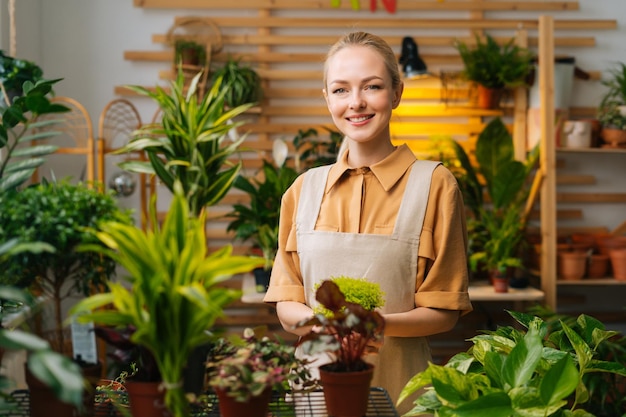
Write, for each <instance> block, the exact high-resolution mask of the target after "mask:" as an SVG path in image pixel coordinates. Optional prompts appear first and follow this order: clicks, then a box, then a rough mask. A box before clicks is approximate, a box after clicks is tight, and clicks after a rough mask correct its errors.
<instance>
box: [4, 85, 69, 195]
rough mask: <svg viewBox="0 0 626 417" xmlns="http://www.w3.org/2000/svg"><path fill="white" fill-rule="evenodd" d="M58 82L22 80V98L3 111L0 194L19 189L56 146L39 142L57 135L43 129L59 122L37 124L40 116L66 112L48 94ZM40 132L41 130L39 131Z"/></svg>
mask: <svg viewBox="0 0 626 417" xmlns="http://www.w3.org/2000/svg"><path fill="white" fill-rule="evenodd" d="M58 81H60V80H58V79H57V80H39V81H37V82H36V83H33V82H31V81H25V82H24V84H23V85H22V84H20V87H21V88H23V90H21V93H20V94H21V95H19V96H17V97H16V98H15V99H14V100H13V101H12V102H11V103H10V106H8V107H6V108H5V109H3V110H2V117H1V123H0V193H2V192H5V191H8V190H13V189H16V188H18V187H20V186H21V185H22V184H24V183H25V182H26V181H27V180H29V179H30V178H31V177H32V175H33V173H34V172H35V170H36V169H37V168H38V167H40V166H41V165H42V164H43V163H44V161H45V160H44V157H45V156H47V155H50V154H52V153H54V152H56V150H57V149H58V146H56V145H52V144H45V143H42V142H43V141H44V140H46V139H50V138H51V137H53V136H55V135H57V132H54V131H53V130H49V129H42V128H44V127H47V126H50V125H54V124H57V123H59V122H60V121H59V120H47V121H38V117H39V116H40V115H43V114H51V113H62V112H66V111H68V110H69V109H68V108H67V107H65V106H63V105H60V104H55V103H51V102H50V100H49V99H48V95H49V94H50V93H51V92H52V86H53V85H54V84H55V83H57V82H58ZM40 130H41V131H40Z"/></svg>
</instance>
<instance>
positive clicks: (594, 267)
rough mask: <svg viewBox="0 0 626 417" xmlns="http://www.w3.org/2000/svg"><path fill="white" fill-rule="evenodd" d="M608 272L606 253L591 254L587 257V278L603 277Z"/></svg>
mask: <svg viewBox="0 0 626 417" xmlns="http://www.w3.org/2000/svg"><path fill="white" fill-rule="evenodd" d="M608 272H609V257H608V255H601V254H593V255H591V256H590V257H589V263H588V265H587V276H588V277H589V278H604V277H606V276H607V274H608Z"/></svg>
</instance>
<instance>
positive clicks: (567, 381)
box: [539, 356, 579, 405]
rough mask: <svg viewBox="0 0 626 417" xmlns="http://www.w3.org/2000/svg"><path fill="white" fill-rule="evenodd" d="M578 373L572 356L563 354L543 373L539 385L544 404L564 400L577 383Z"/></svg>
mask: <svg viewBox="0 0 626 417" xmlns="http://www.w3.org/2000/svg"><path fill="white" fill-rule="evenodd" d="M578 379H579V374H578V370H577V369H576V366H575V365H574V362H573V361H572V358H571V357H570V356H564V357H563V358H562V359H561V360H559V361H558V362H556V363H555V364H554V365H553V366H552V367H551V368H550V369H549V370H548V372H546V374H545V375H544V377H543V379H542V380H541V384H540V385H539V392H540V394H541V400H542V401H543V403H544V404H545V405H550V404H554V403H557V402H559V403H560V402H561V401H563V400H565V399H566V398H567V397H568V396H569V395H570V394H571V393H572V392H574V390H575V389H576V386H577V385H578Z"/></svg>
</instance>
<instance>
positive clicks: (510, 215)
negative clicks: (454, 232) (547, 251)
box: [439, 117, 539, 280]
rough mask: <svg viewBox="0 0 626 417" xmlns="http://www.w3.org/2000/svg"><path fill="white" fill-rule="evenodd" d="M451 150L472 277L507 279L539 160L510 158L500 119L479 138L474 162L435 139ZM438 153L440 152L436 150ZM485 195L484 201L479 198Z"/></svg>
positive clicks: (516, 258) (517, 263) (449, 142)
mask: <svg viewBox="0 0 626 417" xmlns="http://www.w3.org/2000/svg"><path fill="white" fill-rule="evenodd" d="M439 140H440V141H441V142H443V143H444V146H445V147H449V148H451V149H452V154H453V158H454V159H456V160H455V161H454V163H451V162H450V161H449V162H448V166H450V165H454V167H452V169H451V171H452V172H453V174H454V175H455V177H456V178H457V181H458V183H459V188H460V189H461V191H462V193H463V199H464V202H465V206H466V208H467V209H468V210H469V212H470V217H469V219H468V237H469V245H468V246H469V250H470V253H469V261H470V268H471V270H472V271H473V272H475V273H476V272H479V271H480V270H481V269H485V270H486V272H487V273H489V274H490V276H492V275H501V274H507V275H508V276H507V278H506V279H507V280H508V279H510V275H511V272H512V269H513V268H520V267H521V266H522V256H521V253H520V249H522V245H523V243H524V241H525V236H524V231H525V228H526V222H527V212H526V205H527V200H528V198H529V194H530V188H531V187H530V184H529V182H530V180H531V178H532V175H533V173H534V169H535V166H536V164H537V161H538V157H539V147H538V146H536V147H535V148H533V149H532V150H531V151H530V152H529V153H528V155H527V159H526V161H524V162H522V161H517V160H516V159H515V157H514V146H513V138H512V136H511V134H510V133H509V131H508V129H507V127H506V126H505V125H504V123H503V122H502V119H501V118H499V117H496V118H494V119H492V120H491V121H490V122H489V123H488V124H487V126H485V128H484V129H483V131H482V132H481V133H480V135H479V136H478V140H477V142H476V152H475V154H476V155H475V156H476V163H475V165H474V164H473V163H472V162H471V160H470V158H469V156H468V155H467V153H466V151H465V150H464V149H463V147H462V146H461V145H459V144H458V143H457V142H456V141H454V140H453V139H452V138H440V139H439ZM440 149H443V148H442V147H440ZM484 194H486V195H487V196H488V199H485V198H484V197H483V195H484Z"/></svg>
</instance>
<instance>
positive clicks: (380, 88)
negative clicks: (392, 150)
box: [324, 45, 402, 145]
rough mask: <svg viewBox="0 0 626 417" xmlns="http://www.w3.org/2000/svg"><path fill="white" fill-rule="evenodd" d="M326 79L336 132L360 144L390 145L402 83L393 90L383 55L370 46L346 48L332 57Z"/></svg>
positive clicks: (326, 95) (325, 91)
mask: <svg viewBox="0 0 626 417" xmlns="http://www.w3.org/2000/svg"><path fill="white" fill-rule="evenodd" d="M325 75H326V77H325V79H326V85H325V88H324V97H325V98H326V104H327V106H328V109H329V111H330V114H331V116H332V118H333V121H334V122H335V125H336V126H337V128H338V129H339V130H340V131H341V132H342V133H343V134H345V135H346V136H348V137H349V138H350V139H351V140H353V141H355V142H357V143H359V144H366V143H367V144H369V145H377V144H382V143H386V142H389V140H390V136H389V120H390V119H391V112H392V110H393V109H395V108H396V107H397V106H398V104H399V103H400V98H401V96H402V83H400V84H399V85H398V86H397V87H395V88H394V86H393V82H392V78H391V74H390V73H389V71H388V69H387V67H386V65H385V61H384V59H383V57H382V56H381V54H380V53H379V52H378V51H376V50H375V49H373V48H372V47H368V46H362V45H350V46H346V47H344V48H343V49H341V50H339V51H337V52H336V53H335V54H334V55H332V56H331V57H329V59H328V61H327V62H326V74H325Z"/></svg>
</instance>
